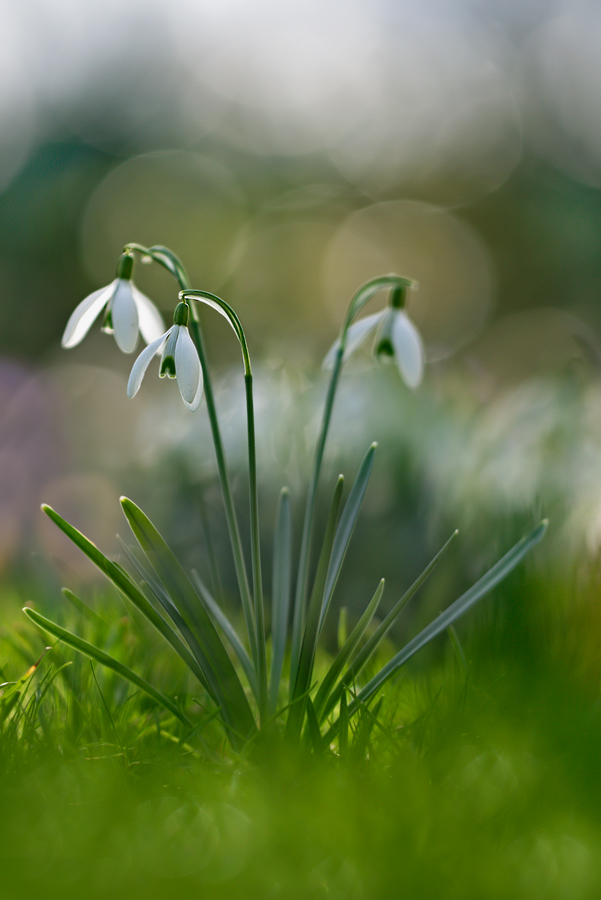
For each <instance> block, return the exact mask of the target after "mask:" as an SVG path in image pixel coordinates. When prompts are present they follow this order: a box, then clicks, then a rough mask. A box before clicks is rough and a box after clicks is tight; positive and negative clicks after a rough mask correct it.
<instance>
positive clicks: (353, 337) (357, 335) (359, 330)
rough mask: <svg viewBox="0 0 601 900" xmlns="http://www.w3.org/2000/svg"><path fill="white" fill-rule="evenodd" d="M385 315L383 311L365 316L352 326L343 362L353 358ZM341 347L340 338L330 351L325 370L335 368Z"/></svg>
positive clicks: (325, 360)
mask: <svg viewBox="0 0 601 900" xmlns="http://www.w3.org/2000/svg"><path fill="white" fill-rule="evenodd" d="M385 315H386V310H383V311H381V312H378V313H374V314H373V315H371V316H365V318H363V319H358V320H357V321H356V322H354V323H353V324H352V325H351V327H350V328H349V330H348V331H347V333H346V346H345V348H344V355H343V357H342V361H343V362H346V361H347V359H348V358H349V356H352V355H353V353H354V352H355V351H356V350H358V349H359V347H360V346H361V344H362V343H363V341H364V340H365V339H366V338H367V337H369V335H370V334H371V333H372V331H374V330H375V329H376V328H377V326H378V325H379V324H380V322H381V321H382V319H383V318H384V316H385ZM339 347H340V338H338V340H337V341H335V342H334V343H333V345H332V346H331V347H330V349H329V350H328V353H327V355H326V358H325V359H324V361H323V367H324V369H331V368H332V367H333V366H334V362H335V360H336V353H337V352H338V348H339Z"/></svg>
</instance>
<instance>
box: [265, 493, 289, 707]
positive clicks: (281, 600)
mask: <svg viewBox="0 0 601 900" xmlns="http://www.w3.org/2000/svg"><path fill="white" fill-rule="evenodd" d="M291 556H292V518H291V513H290V495H289V493H288V488H283V489H282V493H281V494H280V502H279V504H278V510H277V513H276V525H275V536H274V541H273V582H272V588H271V593H272V600H271V673H270V680H269V698H268V700H269V704H268V709H269V713H270V715H273V714H274V713H275V711H276V708H277V703H278V691H279V687H280V680H281V678H282V667H283V665H284V655H285V653H286V636H287V633H288V614H289V611H290V573H291Z"/></svg>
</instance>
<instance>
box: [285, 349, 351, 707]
mask: <svg viewBox="0 0 601 900" xmlns="http://www.w3.org/2000/svg"><path fill="white" fill-rule="evenodd" d="M343 353H344V347H343V346H342V344H341V346H340V347H339V348H338V351H337V353H336V359H335V362H334V368H333V371H332V377H331V378H330V384H329V387H328V394H327V397H326V402H325V407H324V412H323V419H322V423H321V431H320V433H319V438H318V441H317V446H316V448H315V457H314V460H313V473H312V476H311V483H310V485H309V493H308V495H307V506H306V508H305V519H304V522H303V534H302V538H301V548H300V554H299V560H298V575H297V581H296V595H295V599H294V618H293V621H292V649H291V654H290V696H291V697H292V690H293V686H294V684H295V682H296V673H297V669H298V661H299V657H300V648H301V642H302V633H303V625H304V620H305V608H306V605H307V588H308V582H309V566H310V563H311V542H312V537H313V523H314V520H315V505H316V502H317V491H318V488H319V476H320V475H321V466H322V462H323V454H324V450H325V446H326V440H327V437H328V430H329V427H330V419H331V418H332V409H333V408H334V398H335V397H336V389H337V387H338V380H339V377H340V370H341V369H342V356H343Z"/></svg>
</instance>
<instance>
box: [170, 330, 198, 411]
mask: <svg viewBox="0 0 601 900" xmlns="http://www.w3.org/2000/svg"><path fill="white" fill-rule="evenodd" d="M175 373H176V376H177V383H178V386H179V390H180V394H181V395H182V400H183V401H184V403H185V404H186V406H187V407H188V409H197V407H198V406H199V404H200V398H201V396H202V371H201V368H200V360H199V358H198V353H197V350H196V347H195V346H194V342H193V341H192V338H191V337H190V335H189V333H188V329H187V328H186V327H184V326H183V325H182V326H181V327H180V330H179V334H178V336H177V344H176V347H175ZM199 385H200V393H199ZM194 403H196V406H194Z"/></svg>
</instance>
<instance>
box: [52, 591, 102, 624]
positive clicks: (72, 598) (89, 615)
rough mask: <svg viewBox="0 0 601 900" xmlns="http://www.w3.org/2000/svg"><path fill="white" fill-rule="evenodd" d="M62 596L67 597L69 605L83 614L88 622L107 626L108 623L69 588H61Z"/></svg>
mask: <svg viewBox="0 0 601 900" xmlns="http://www.w3.org/2000/svg"><path fill="white" fill-rule="evenodd" d="M61 594H62V595H63V597H65V599H66V600H68V601H69V603H70V604H71V605H72V606H74V607H75V609H76V610H77V611H78V612H80V613H81V614H82V616H84V617H85V618H86V619H88V621H90V622H95V623H96V624H102V625H106V622H105V621H104V619H103V618H102V616H99V615H98V613H97V612H95V611H94V610H93V609H91V607H89V606H88V604H87V603H84V602H83V600H80V599H79V597H78V596H77V595H76V594H74V593H73V591H70V590H69V588H66V587H64V588H61Z"/></svg>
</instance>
